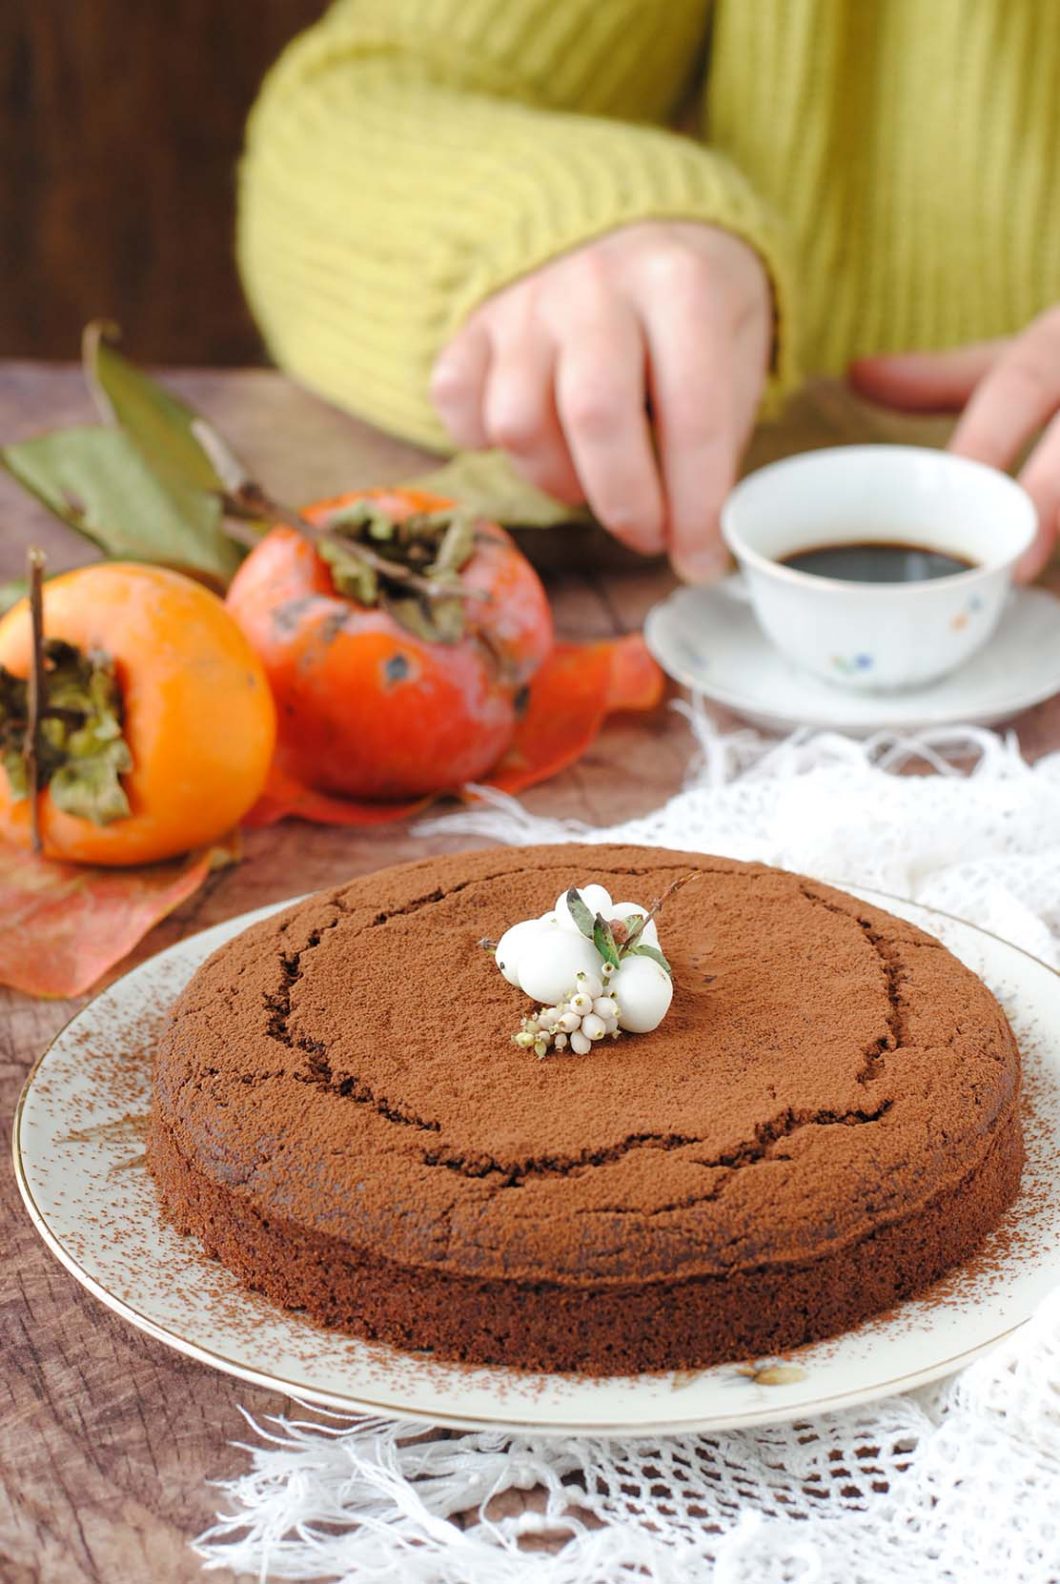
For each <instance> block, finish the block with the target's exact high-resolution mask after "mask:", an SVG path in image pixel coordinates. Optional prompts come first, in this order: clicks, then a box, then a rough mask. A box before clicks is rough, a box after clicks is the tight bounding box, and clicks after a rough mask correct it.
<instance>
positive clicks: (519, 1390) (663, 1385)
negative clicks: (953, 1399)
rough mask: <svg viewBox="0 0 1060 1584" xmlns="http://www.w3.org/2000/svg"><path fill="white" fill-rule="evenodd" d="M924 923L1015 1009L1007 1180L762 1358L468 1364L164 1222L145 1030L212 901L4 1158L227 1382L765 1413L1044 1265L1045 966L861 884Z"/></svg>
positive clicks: (956, 1355)
mask: <svg viewBox="0 0 1060 1584" xmlns="http://www.w3.org/2000/svg"><path fill="white" fill-rule="evenodd" d="M858 894H859V895H861V896H864V897H866V898H868V899H869V900H871V901H873V902H876V903H882V904H883V905H884V906H886V907H889V908H890V909H891V910H892V911H893V912H896V913H899V914H900V915H901V916H902V917H903V918H910V919H913V920H914V921H915V922H916V923H918V924H920V925H921V926H922V927H923V928H926V929H928V930H930V931H931V932H932V933H933V934H936V935H938V936H940V937H941V938H942V939H943V940H944V941H945V943H946V945H948V946H949V947H950V949H951V950H952V951H954V952H956V954H957V955H958V956H959V957H960V958H962V960H963V961H964V962H965V963H967V965H968V966H969V967H970V968H971V969H972V970H973V971H974V972H976V973H978V974H980V975H981V976H982V977H983V978H984V979H985V980H986V982H987V983H988V984H989V985H990V987H991V989H992V990H993V991H994V992H995V994H997V996H998V997H999V999H1000V1000H1001V1002H1002V1005H1003V1006H1004V1008H1005V1010H1006V1012H1007V1013H1008V1015H1009V1017H1010V1019H1011V1020H1012V1023H1013V1026H1014V1028H1015V1031H1016V1037H1017V1039H1018V1040H1019V1042H1020V1048H1021V1050H1022V1052H1023V1058H1024V1070H1025V1074H1026V1082H1027V1088H1028V1092H1029V1093H1030V1094H1031V1096H1032V1099H1033V1110H1032V1113H1031V1118H1030V1122H1029V1125H1028V1128H1027V1167H1026V1175H1025V1179H1024V1189H1023V1192H1022V1193H1021V1195H1020V1198H1019V1200H1018V1202H1017V1204H1016V1206H1015V1207H1014V1209H1013V1211H1012V1213H1011V1214H1010V1215H1009V1217H1008V1218H1007V1220H1006V1223H1005V1225H1004V1226H1003V1227H1002V1228H1001V1229H1000V1230H999V1231H998V1232H997V1233H995V1234H993V1235H992V1236H991V1237H990V1238H989V1239H988V1241H987V1244H986V1246H985V1248H984V1251H983V1255H982V1256H981V1258H979V1259H977V1260H975V1261H973V1262H972V1263H971V1264H970V1265H968V1266H966V1267H965V1268H964V1269H963V1270H961V1271H958V1272H957V1273H955V1274H954V1275H952V1276H951V1277H949V1278H947V1279H946V1281H945V1282H944V1283H943V1284H941V1285H940V1286H936V1287H934V1288H932V1289H931V1290H930V1291H929V1292H927V1293H926V1294H924V1295H923V1296H922V1297H921V1298H918V1299H915V1300H913V1301H912V1302H909V1303H905V1304H902V1305H901V1306H900V1307H899V1308H897V1309H894V1310H891V1311H890V1312H889V1313H888V1314H885V1315H881V1316H879V1317H878V1318H877V1319H875V1320H872V1321H868V1322H866V1324H864V1325H862V1326H859V1327H858V1328H857V1329H856V1330H854V1331H848V1332H845V1333H844V1334H843V1335H842V1336H839V1337H835V1338H833V1339H832V1340H831V1341H828V1342H819V1343H817V1344H816V1345H815V1346H813V1347H807V1348H803V1349H802V1350H800V1352H799V1353H798V1354H797V1356H795V1357H793V1358H790V1359H787V1360H785V1361H784V1368H783V1369H778V1368H777V1367H776V1366H777V1363H778V1361H777V1360H775V1359H763V1360H750V1361H745V1362H743V1363H741V1364H721V1365H718V1366H717V1367H716V1368H714V1369H706V1370H695V1371H678V1372H676V1373H673V1372H670V1373H664V1374H659V1375H638V1376H616V1377H611V1378H607V1379H603V1380H587V1379H584V1378H581V1377H578V1376H570V1375H568V1376H558V1375H532V1374H526V1373H523V1372H522V1371H518V1370H504V1369H471V1368H467V1367H464V1366H461V1365H458V1364H444V1363H441V1362H439V1361H435V1360H432V1359H431V1358H429V1357H428V1356H426V1355H424V1354H410V1353H399V1352H397V1351H395V1350H394V1349H392V1348H385V1347H381V1346H373V1345H371V1344H369V1343H366V1342H358V1341H356V1340H355V1339H354V1338H352V1337H345V1336H341V1335H339V1334H338V1333H336V1332H331V1331H322V1330H320V1329H319V1328H318V1327H317V1326H314V1325H311V1324H310V1323H309V1322H308V1321H307V1320H305V1319H304V1318H303V1317H302V1316H301V1315H298V1314H293V1313H290V1312H285V1311H283V1310H281V1309H277V1308H274V1307H273V1306H272V1305H271V1304H270V1303H268V1302H267V1300H266V1299H264V1298H261V1297H258V1296H256V1295H255V1294H253V1293H250V1292H247V1291H245V1290H244V1289H243V1288H242V1287H241V1286H240V1285H239V1283H238V1281H237V1280H236V1278H235V1277H234V1276H232V1275H231V1274H230V1273H229V1272H228V1271H227V1270H225V1268H224V1267H223V1266H222V1265H220V1264H218V1263H217V1261H216V1260H209V1259H206V1258H205V1257H204V1256H203V1254H202V1253H201V1252H200V1250H199V1248H198V1245H197V1244H196V1243H195V1242H194V1240H193V1239H191V1238H182V1237H179V1236H178V1235H177V1233H176V1232H175V1231H174V1230H173V1228H172V1227H171V1226H169V1225H167V1224H166V1223H165V1222H163V1220H162V1218H161V1216H160V1214H159V1208H158V1201H157V1198H156V1196H155V1192H154V1188H153V1184H152V1182H151V1179H150V1178H149V1177H148V1174H147V1171H146V1170H145V1167H144V1154H143V1147H144V1146H143V1130H144V1122H145V1119H146V1114H147V1109H148V1106H149V1103H150V1084H151V1046H152V1042H153V1040H154V1038H155V1037H156V1036H157V1032H158V1029H159V1026H160V1020H161V1019H162V1018H164V1016H165V1014H166V1012H167V1010H168V1008H169V1007H170V1006H171V1005H172V1002H173V1000H174V998H175V997H176V996H177V995H178V994H179V992H180V991H181V990H182V989H183V987H184V985H185V984H186V983H187V981H188V980H189V978H190V977H191V975H192V974H193V973H194V972H195V970H196V968H198V966H199V964H200V963H201V962H202V961H203V960H204V959H205V958H206V957H207V956H208V954H209V953H210V952H211V951H213V950H215V949H216V947H218V946H219V945H221V943H222V942H223V941H225V940H228V939H230V938H231V937H232V936H233V935H236V934H238V933H239V931H240V930H242V929H245V928H246V926H247V925H248V924H250V923H252V922H254V921H255V920H256V919H259V918H262V917H264V916H266V915H267V914H268V913H270V912H272V911H273V909H271V908H263V909H261V910H260V911H259V912H257V913H250V914H244V915H243V916H242V917H241V918H234V919H229V920H228V921H227V923H224V924H219V925H216V926H215V927H214V928H213V929H209V930H205V931H204V932H203V933H202V934H200V935H193V936H191V937H190V938H189V939H187V940H183V941H180V942H179V943H178V944H177V945H175V946H172V947H170V948H169V950H168V951H164V952H160V953H159V955H158V956H157V957H152V958H151V959H150V960H149V961H148V962H145V963H143V964H141V965H140V966H139V967H138V968H134V969H133V970H132V972H131V973H128V974H126V975H125V976H124V978H122V979H119V980H118V981H117V983H116V984H113V985H111V986H110V987H109V988H108V989H107V990H104V991H103V992H102V994H100V995H98V996H97V997H96V998H95V1000H94V1001H91V1002H90V1003H89V1004H88V1006H86V1007H85V1008H84V1010H83V1011H81V1012H79V1013H78V1014H77V1016H76V1017H75V1018H74V1019H73V1021H72V1022H71V1023H69V1024H67V1026H66V1028H65V1029H64V1030H63V1031H62V1032H61V1033H60V1034H59V1035H58V1036H57V1037H56V1039H55V1041H54V1042H53V1044H52V1046H51V1048H50V1049H49V1050H48V1051H47V1052H46V1053H45V1055H44V1056H43V1057H42V1058H41V1060H40V1061H39V1062H38V1064H37V1066H36V1068H35V1069H34V1071H33V1072H32V1073H31V1075H30V1077H29V1079H28V1081H27V1083H26V1087H25V1089H24V1090H23V1092H22V1097H21V1099H20V1101H19V1105H18V1109H17V1111H16V1114H15V1126H14V1154H15V1173H16V1176H17V1178H18V1185H19V1188H20V1189H21V1191H22V1197H23V1199H24V1200H25V1202H26V1207H27V1209H28V1211H29V1214H30V1216H31V1217H32V1219H33V1222H34V1224H35V1226H36V1228H37V1230H38V1232H39V1233H40V1235H41V1237H42V1238H43V1239H44V1241H45V1243H46V1244H47V1245H48V1247H49V1248H50V1249H51V1251H52V1253H53V1254H55V1256H56V1257H57V1258H58V1259H59V1260H61V1261H62V1263H63V1265H65V1266H66V1268H67V1270H69V1271H71V1272H72V1273H73V1275H74V1276H76V1278H77V1280H78V1281H79V1282H81V1283H82V1284H83V1285H84V1286H85V1287H86V1288H87V1289H88V1291H89V1292H91V1293H93V1294H94V1295H95V1296H96V1297H97V1298H98V1299H99V1300H100V1301H101V1302H102V1303H104V1304H106V1305H107V1306H108V1307H109V1308H110V1309H112V1310H114V1311H115V1312H116V1313H117V1314H119V1315H121V1316H122V1317H123V1318H124V1319H125V1320H127V1321H129V1323H130V1324H132V1325H134V1326H137V1327H139V1329H140V1330H141V1331H145V1332H146V1333H147V1335H148V1336H151V1337H154V1338H155V1339H157V1340H158V1341H159V1342H162V1343H165V1344H166V1345H167V1346H169V1347H171V1348H174V1349H176V1351H177V1352H178V1353H183V1354H185V1355H187V1356H188V1357H189V1358H193V1359H198V1360H199V1361H201V1362H202V1363H204V1364H208V1365H212V1367H213V1368H214V1369H218V1370H223V1371H225V1372H226V1373H228V1374H231V1375H236V1376H238V1377H240V1378H241V1379H243V1380H247V1381H253V1382H255V1383H257V1384H259V1385H263V1386H268V1387H272V1388H273V1389H274V1390H276V1391H280V1392H283V1393H286V1394H289V1395H293V1396H295V1397H298V1398H302V1399H308V1400H311V1401H313V1402H316V1403H320V1404H323V1405H324V1406H326V1407H330V1408H337V1409H339V1410H344V1411H346V1412H353V1413H357V1412H360V1413H375V1414H383V1415H386V1416H389V1417H395V1418H410V1419H422V1420H426V1421H428V1422H430V1423H434V1424H445V1425H453V1426H456V1427H458V1428H460V1427H463V1428H467V1427H470V1426H476V1425H477V1426H482V1425H486V1426H497V1427H499V1428H509V1427H516V1426H518V1427H520V1428H522V1429H526V1430H533V1431H534V1432H536V1433H539V1434H570V1433H572V1432H582V1433H588V1434H593V1433H596V1434H634V1435H649V1434H656V1433H677V1432H680V1431H685V1430H692V1429H720V1428H722V1427H723V1426H740V1425H742V1426H746V1425H752V1424H769V1423H777V1422H781V1421H784V1420H791V1419H798V1418H802V1417H805V1416H807V1415H810V1414H817V1413H823V1412H825V1411H828V1410H832V1409H836V1408H841V1407H846V1406H849V1405H851V1404H853V1403H858V1402H868V1401H871V1400H872V1399H874V1398H878V1397H885V1396H888V1395H889V1394H890V1393H892V1392H896V1391H907V1390H909V1389H910V1388H911V1387H913V1386H917V1385H921V1384H923V1383H924V1382H926V1381H930V1380H934V1379H937V1378H938V1377H939V1376H941V1375H946V1374H949V1373H950V1372H951V1371H953V1370H955V1369H957V1368H959V1367H960V1366H961V1365H962V1364H965V1363H967V1362H968V1361H969V1360H970V1359H972V1358H974V1357H975V1356H976V1354H977V1353H979V1352H981V1351H982V1350H983V1349H984V1348H987V1347H989V1346H990V1345H991V1344H992V1343H994V1342H996V1341H997V1340H998V1339H999V1338H1000V1337H1002V1336H1004V1335H1005V1334H1006V1333H1007V1332H1009V1331H1011V1330H1012V1328H1013V1327H1014V1326H1018V1325H1020V1324H1021V1323H1022V1322H1023V1321H1025V1320H1027V1319H1028V1318H1029V1317H1030V1315H1031V1314H1033V1313H1034V1311H1035V1309H1036V1308H1037V1306H1038V1304H1039V1303H1041V1301H1042V1299H1043V1298H1044V1297H1045V1296H1046V1294H1047V1293H1048V1292H1050V1291H1051V1290H1052V1289H1053V1288H1054V1287H1056V1286H1057V1284H1058V1283H1060V1173H1057V1171H1056V1159H1057V1149H1058V1141H1060V975H1057V974H1055V973H1054V972H1053V971H1052V969H1050V968H1047V967H1046V966H1045V965H1044V964H1043V963H1040V962H1037V961H1036V960H1035V959H1034V958H1033V957H1028V956H1027V955H1025V953H1023V952H1022V951H1019V950H1017V949H1016V947H1014V946H1009V945H1006V944H1005V943H1004V942H1003V941H1000V940H997V939H996V938H995V937H993V936H991V935H986V934H984V933H983V932H982V931H981V930H977V929H975V928H974V927H973V926H972V925H970V924H964V923H960V922H959V921H957V920H956V919H951V918H948V917H947V916H946V915H945V914H941V913H937V912H934V911H932V910H931V909H928V908H923V907H919V906H917V905H916V904H914V903H908V902H896V901H893V900H892V899H889V898H885V897H880V896H878V895H876V894H875V893H873V892H869V891H859V893H858Z"/></svg>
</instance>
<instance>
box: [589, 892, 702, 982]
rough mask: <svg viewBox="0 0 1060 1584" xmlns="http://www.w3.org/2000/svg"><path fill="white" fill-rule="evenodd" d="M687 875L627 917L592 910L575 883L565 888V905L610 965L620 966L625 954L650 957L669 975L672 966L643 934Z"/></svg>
mask: <svg viewBox="0 0 1060 1584" xmlns="http://www.w3.org/2000/svg"><path fill="white" fill-rule="evenodd" d="M689 879H691V876H690V875H682V876H681V877H680V878H679V879H677V880H675V881H673V883H672V884H671V885H669V886H667V888H666V890H665V891H664V892H663V894H662V896H661V897H659V898H658V900H657V901H656V902H654V903H653V904H652V906H651V908H650V909H649V911H648V912H647V913H632V914H630V916H629V917H628V918H626V919H606V918H605V917H604V916H603V914H602V913H595V914H594V913H593V911H592V909H591V908H589V907H588V906H587V905H586V903H585V902H584V901H583V900H582V897H581V894H580V892H579V891H578V889H577V887H576V886H571V888H570V890H569V891H568V892H567V898H566V900H567V907H568V908H569V909H570V915H571V918H572V919H573V920H574V922H575V924H576V925H577V926H578V929H579V930H580V931H581V933H582V934H583V935H584V936H585V938H586V940H591V941H592V943H593V945H594V946H595V947H596V949H597V951H598V952H599V953H600V956H601V957H602V958H603V960H604V962H605V963H610V964H611V966H612V968H618V967H620V966H621V963H622V960H623V958H624V957H650V958H651V959H652V961H653V962H657V963H658V964H659V967H660V968H664V969H665V970H666V972H667V973H668V974H670V976H671V977H672V976H673V969H672V968H671V967H670V964H669V963H668V962H667V960H666V958H665V957H664V956H663V954H662V952H661V951H660V950H659V948H658V947H657V946H651V945H649V944H648V943H647V942H646V941H644V940H643V939H642V936H643V934H644V931H645V930H646V929H647V927H648V925H649V923H650V922H651V920H652V919H654V918H655V917H656V916H657V914H658V913H659V910H660V908H661V907H662V906H663V904H664V903H665V901H666V900H667V898H668V897H670V896H672V895H673V893H674V892H675V891H676V890H677V889H678V888H679V887H680V886H683V885H684V884H685V882H686V881H687V880H689Z"/></svg>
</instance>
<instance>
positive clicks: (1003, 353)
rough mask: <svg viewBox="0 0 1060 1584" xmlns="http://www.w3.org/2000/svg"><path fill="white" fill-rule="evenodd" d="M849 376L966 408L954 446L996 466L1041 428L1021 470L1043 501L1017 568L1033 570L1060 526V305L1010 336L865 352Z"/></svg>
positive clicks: (909, 407)
mask: <svg viewBox="0 0 1060 1584" xmlns="http://www.w3.org/2000/svg"><path fill="white" fill-rule="evenodd" d="M850 377H851V380H852V382H853V384H854V386H855V388H856V389H857V390H859V391H861V392H862V394H863V395H865V396H868V397H870V398H871V399H872V400H873V401H879V402H883V403H884V404H885V405H886V406H889V407H898V408H901V409H903V410H904V411H906V412H938V411H956V410H958V409H963V411H962V412H961V417H960V420H959V421H958V424H957V427H956V429H955V430H954V431H953V436H952V438H951V440H950V450H951V451H956V452H957V453H958V455H960V456H967V457H974V458H975V459H976V460H977V461H979V462H989V463H992V465H993V466H994V467H999V468H1007V467H1009V466H1010V464H1011V463H1012V462H1013V461H1015V459H1016V457H1017V456H1018V455H1019V453H1020V452H1021V451H1022V450H1023V448H1024V446H1025V445H1026V444H1027V443H1028V441H1030V440H1031V439H1033V438H1034V436H1035V435H1036V434H1038V432H1039V430H1042V431H1043V433H1042V434H1041V437H1040V439H1039V440H1038V442H1037V444H1036V445H1035V447H1034V449H1033V450H1032V451H1031V453H1030V456H1029V457H1028V458H1027V461H1026V462H1025V463H1024V466H1023V469H1022V471H1021V473H1020V483H1021V484H1022V485H1023V486H1024V488H1025V489H1026V490H1027V492H1028V494H1030V495H1031V497H1032V498H1033V500H1034V504H1035V506H1036V507H1037V508H1038V537H1037V539H1036V540H1035V542H1034V544H1033V545H1032V546H1031V548H1030V549H1029V550H1028V551H1027V554H1026V555H1025V556H1024V557H1023V560H1022V561H1021V562H1020V563H1019V565H1018V567H1017V568H1016V575H1017V577H1019V578H1020V579H1022V580H1023V581H1028V580H1029V579H1030V578H1032V577H1035V576H1036V575H1037V573H1039V572H1040V571H1041V569H1042V567H1043V566H1044V565H1045V563H1046V562H1047V561H1048V559H1049V556H1050V554H1051V552H1052V549H1053V545H1054V544H1055V542H1056V537H1057V531H1058V528H1060V305H1058V306H1057V307H1055V308H1050V309H1049V310H1048V311H1047V312H1046V313H1043V314H1041V315H1040V316H1039V317H1038V318H1037V319H1035V320H1033V321H1032V323H1031V324H1030V325H1029V326H1028V327H1027V329H1026V330H1024V331H1023V333H1022V334H1021V335H1018V336H1015V337H1013V338H1012V339H1011V340H1007V341H980V342H976V343H974V344H972V345H970V346H964V347H956V348H954V349H953V350H952V351H949V352H909V353H905V354H903V355H901V356H898V357H877V358H863V359H862V360H861V361H860V362H858V363H855V364H854V366H853V368H852V369H851V371H850Z"/></svg>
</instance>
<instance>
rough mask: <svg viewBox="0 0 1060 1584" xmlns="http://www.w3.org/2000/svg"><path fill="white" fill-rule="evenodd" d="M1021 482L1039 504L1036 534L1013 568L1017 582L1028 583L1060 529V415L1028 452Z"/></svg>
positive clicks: (1044, 561)
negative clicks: (1014, 568) (1029, 452)
mask: <svg viewBox="0 0 1060 1584" xmlns="http://www.w3.org/2000/svg"><path fill="white" fill-rule="evenodd" d="M1020 483H1021V484H1022V485H1023V487H1024V489H1025V490H1026V491H1027V493H1028V494H1029V495H1030V497H1031V499H1032V500H1033V501H1034V504H1035V506H1036V507H1037V508H1038V537H1037V538H1036V539H1035V541H1034V543H1033V544H1032V545H1031V547H1030V549H1029V550H1028V551H1027V553H1026V555H1025V556H1024V557H1023V558H1022V560H1021V561H1020V563H1019V565H1018V566H1017V568H1016V576H1017V578H1018V579H1019V580H1020V582H1021V583H1029V582H1030V580H1031V578H1034V577H1037V575H1038V573H1039V572H1040V571H1041V570H1042V568H1043V567H1044V566H1045V564H1046V562H1047V561H1048V560H1049V557H1050V556H1051V554H1052V552H1053V547H1054V545H1055V544H1056V540H1057V533H1058V531H1060V417H1057V418H1054V419H1053V421H1052V423H1051V424H1050V425H1049V427H1048V428H1047V429H1046V431H1045V433H1044V434H1043V435H1042V437H1041V439H1040V440H1039V441H1038V444H1037V445H1036V446H1035V448H1034V450H1033V451H1032V452H1031V454H1030V456H1029V458H1028V459H1027V464H1026V466H1025V467H1024V469H1023V472H1022V473H1021V474H1020Z"/></svg>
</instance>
